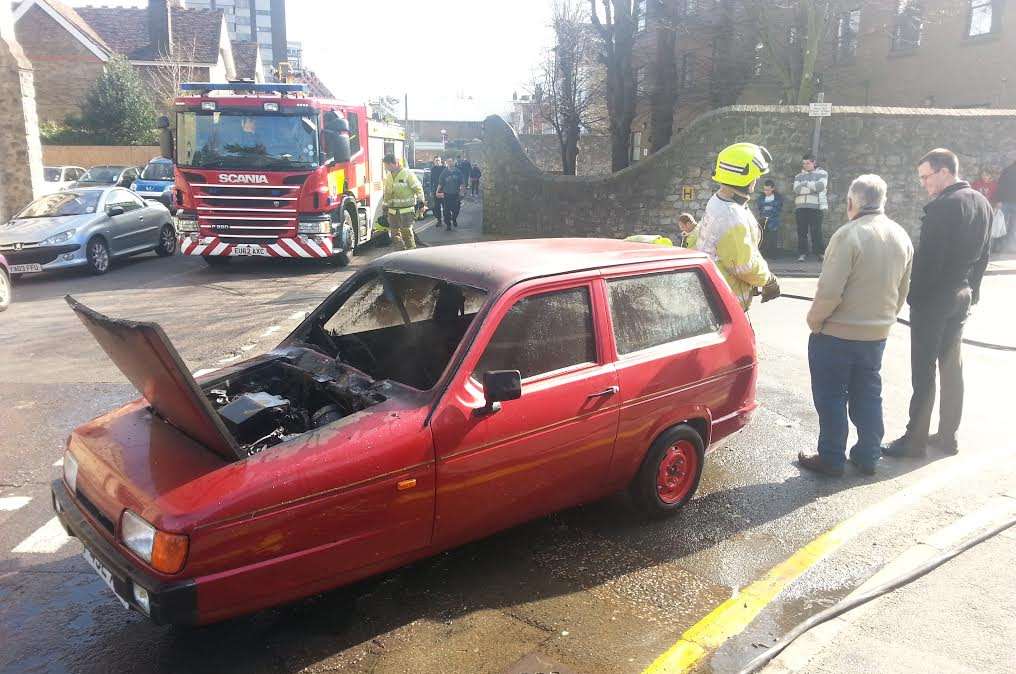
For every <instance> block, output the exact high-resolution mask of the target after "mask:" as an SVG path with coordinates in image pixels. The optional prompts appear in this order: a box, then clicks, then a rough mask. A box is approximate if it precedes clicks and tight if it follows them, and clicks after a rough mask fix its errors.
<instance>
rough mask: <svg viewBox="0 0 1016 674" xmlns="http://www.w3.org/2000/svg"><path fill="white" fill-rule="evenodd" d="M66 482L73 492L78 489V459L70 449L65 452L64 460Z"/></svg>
mask: <svg viewBox="0 0 1016 674" xmlns="http://www.w3.org/2000/svg"><path fill="white" fill-rule="evenodd" d="M63 474H64V482H66V483H67V487H68V488H69V489H70V490H71V493H72V494H73V493H74V492H75V491H77V489H78V460H77V459H75V458H74V455H73V454H71V452H70V450H67V451H66V452H64V460H63Z"/></svg>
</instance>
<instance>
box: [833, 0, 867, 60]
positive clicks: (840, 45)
mask: <svg viewBox="0 0 1016 674" xmlns="http://www.w3.org/2000/svg"><path fill="white" fill-rule="evenodd" d="M860 32H861V10H860V9H852V10H850V11H849V12H844V13H843V14H840V16H839V18H838V20H837V22H836V54H835V56H836V62H837V63H849V62H850V61H853V60H854V56H856V55H857V36H858V34H859V33H860Z"/></svg>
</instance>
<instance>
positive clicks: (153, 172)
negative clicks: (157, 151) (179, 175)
mask: <svg viewBox="0 0 1016 674" xmlns="http://www.w3.org/2000/svg"><path fill="white" fill-rule="evenodd" d="M131 189H132V190H134V191H135V192H137V193H138V194H139V195H141V197H142V198H143V199H148V200H150V201H158V202H159V203H161V204H162V205H163V206H165V207H166V208H168V209H169V212H170V213H173V212H175V210H176V209H175V207H174V204H173V160H172V159H166V158H165V157H156V158H155V159H153V160H152V161H150V162H148V164H147V165H146V166H145V167H144V168H143V169H142V170H141V174H140V175H139V176H138V178H137V179H136V180H135V181H134V183H133V184H132V185H131Z"/></svg>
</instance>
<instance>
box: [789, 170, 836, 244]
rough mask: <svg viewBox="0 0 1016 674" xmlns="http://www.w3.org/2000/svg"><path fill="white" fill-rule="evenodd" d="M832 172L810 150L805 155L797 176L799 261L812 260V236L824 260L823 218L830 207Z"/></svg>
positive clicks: (795, 210) (796, 203) (795, 200)
mask: <svg viewBox="0 0 1016 674" xmlns="http://www.w3.org/2000/svg"><path fill="white" fill-rule="evenodd" d="M828 185H829V174H828V173H826V170H825V169H821V168H819V167H818V164H817V163H816V161H815V155H813V154H811V153H810V152H809V153H808V154H806V155H804V156H803V157H802V158H801V172H800V173H798V174H797V176H795V177H794V217H795V219H796V220H797V255H798V256H797V261H798V262H804V261H805V260H806V259H808V238H809V235H810V237H811V252H812V254H813V255H815V257H817V258H818V260H819V262H821V261H822V256H823V255H824V254H825V245H824V244H823V238H822V219H823V216H824V215H825V212H826V211H827V210H828V209H829V201H828V199H827V198H826V188H827V187H828Z"/></svg>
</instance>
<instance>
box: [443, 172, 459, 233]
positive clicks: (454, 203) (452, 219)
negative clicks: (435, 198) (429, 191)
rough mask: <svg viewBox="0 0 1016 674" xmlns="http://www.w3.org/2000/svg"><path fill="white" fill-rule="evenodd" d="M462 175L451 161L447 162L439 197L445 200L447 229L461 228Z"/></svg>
mask: <svg viewBox="0 0 1016 674" xmlns="http://www.w3.org/2000/svg"><path fill="white" fill-rule="evenodd" d="M462 185H463V180H462V174H461V173H460V172H459V170H458V169H457V168H455V165H454V164H453V163H452V160H451V159H446V160H445V170H444V173H442V174H441V183H440V184H439V186H438V195H439V196H440V197H441V198H443V199H444V223H445V229H447V230H448V231H451V229H452V227H458V226H459V208H460V207H461V206H462Z"/></svg>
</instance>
